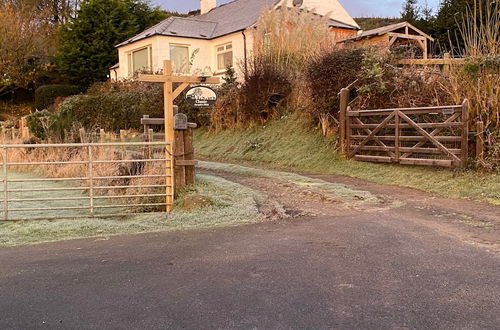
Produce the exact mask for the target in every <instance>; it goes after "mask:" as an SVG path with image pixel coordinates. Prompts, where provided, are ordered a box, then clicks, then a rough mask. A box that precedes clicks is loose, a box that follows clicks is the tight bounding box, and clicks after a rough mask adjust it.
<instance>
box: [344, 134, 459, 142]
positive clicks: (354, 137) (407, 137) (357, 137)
mask: <svg viewBox="0 0 500 330" xmlns="http://www.w3.org/2000/svg"><path fill="white" fill-rule="evenodd" d="M365 138H366V135H351V136H350V139H351V140H362V139H365ZM434 138H435V139H436V140H438V141H442V142H460V141H462V137H461V136H435V137H434ZM372 140H373V141H377V140H380V141H395V140H396V136H394V135H378V136H374V137H373V138H372ZM399 140H400V141H424V142H428V140H427V138H426V137H425V136H421V135H419V136H413V135H412V136H410V135H401V136H400V137H399Z"/></svg>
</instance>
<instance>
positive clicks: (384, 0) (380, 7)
mask: <svg viewBox="0 0 500 330" xmlns="http://www.w3.org/2000/svg"><path fill="white" fill-rule="evenodd" d="M150 1H151V3H153V4H155V5H159V6H161V7H162V8H163V9H167V10H172V11H177V12H181V13H185V12H188V11H190V10H195V9H198V8H199V7H200V1H199V0H150ZM230 1H231V0H217V4H218V5H221V4H223V3H227V2H230ZM247 1H252V0H247ZM340 2H341V3H342V4H343V5H344V7H345V8H346V9H347V11H348V12H349V13H350V14H351V16H353V17H362V16H381V17H399V16H400V12H401V7H402V4H403V2H404V0H340ZM419 2H420V5H423V4H425V3H426V2H427V3H428V4H429V6H430V7H432V8H437V6H438V4H439V2H440V0H427V1H426V0H420V1H419Z"/></svg>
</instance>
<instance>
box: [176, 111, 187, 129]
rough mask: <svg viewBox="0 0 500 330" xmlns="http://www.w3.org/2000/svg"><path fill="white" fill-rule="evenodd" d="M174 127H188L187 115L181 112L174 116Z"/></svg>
mask: <svg viewBox="0 0 500 330" xmlns="http://www.w3.org/2000/svg"><path fill="white" fill-rule="evenodd" d="M174 129H176V130H182V131H185V130H187V129H188V117H187V116H186V115H185V114H183V113H178V114H176V115H175V116H174Z"/></svg>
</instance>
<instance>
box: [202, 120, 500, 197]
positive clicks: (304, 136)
mask: <svg viewBox="0 0 500 330" xmlns="http://www.w3.org/2000/svg"><path fill="white" fill-rule="evenodd" d="M194 140H195V150H196V152H197V155H198V156H200V157H203V158H208V159H211V160H219V161H229V162H241V161H245V162H252V163H255V164H259V165H266V166H268V167H272V168H279V169H291V170H299V171H307V172H312V173H323V174H334V175H344V176H350V177H355V178H360V179H365V180H368V181H371V182H375V183H381V184H390V185H398V186H404V187H411V188H417V189H421V190H425V191H429V192H432V193H434V194H436V195H438V196H443V197H450V198H469V199H474V200H480V201H487V202H490V203H493V204H497V205H500V175H498V174H484V173H478V172H476V171H473V170H464V169H453V170H450V169H446V168H435V167H418V166H405V165H397V164H391V165H387V164H374V163H362V162H356V161H351V160H343V159H340V158H339V157H338V155H337V153H336V151H335V141H334V140H333V139H332V138H324V137H323V136H322V135H321V133H320V131H319V130H314V129H311V128H309V127H308V126H307V125H306V124H305V123H304V122H303V121H301V120H300V119H299V118H297V117H288V118H284V119H281V120H273V121H270V122H268V123H266V125H265V126H256V127H253V128H249V129H245V130H231V131H222V132H218V133H209V132H207V131H206V130H203V129H200V130H197V131H196V133H195V139H194Z"/></svg>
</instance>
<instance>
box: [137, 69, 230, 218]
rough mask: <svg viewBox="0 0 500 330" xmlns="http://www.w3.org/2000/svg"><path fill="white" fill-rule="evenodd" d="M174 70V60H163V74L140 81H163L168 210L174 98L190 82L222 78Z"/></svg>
mask: <svg viewBox="0 0 500 330" xmlns="http://www.w3.org/2000/svg"><path fill="white" fill-rule="evenodd" d="M172 73H173V70H172V62H171V61H164V62H163V75H147V74H141V75H140V76H139V81H143V82H153V83H163V95H164V96H163V98H164V124H165V142H166V143H167V146H166V148H165V159H166V161H165V168H166V169H165V176H166V180H165V184H166V191H165V194H166V200H165V204H167V207H166V211H167V212H170V211H172V205H173V201H174V193H175V189H174V152H173V151H174V144H175V132H174V99H175V98H176V97H178V96H179V95H181V93H182V91H184V90H185V89H186V88H188V87H189V84H196V83H198V84H199V83H201V82H203V83H205V84H219V83H220V78H218V77H209V78H206V77H203V79H202V78H201V77H187V76H174V75H173V74H172ZM173 83H180V86H179V87H177V88H176V89H175V91H174V90H173Z"/></svg>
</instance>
